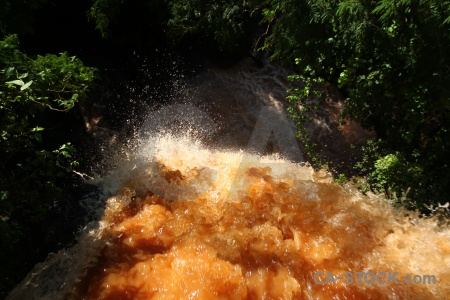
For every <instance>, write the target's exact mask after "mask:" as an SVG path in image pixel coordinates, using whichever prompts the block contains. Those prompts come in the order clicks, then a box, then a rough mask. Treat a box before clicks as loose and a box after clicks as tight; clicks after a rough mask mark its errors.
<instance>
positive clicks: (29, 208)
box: [0, 35, 95, 290]
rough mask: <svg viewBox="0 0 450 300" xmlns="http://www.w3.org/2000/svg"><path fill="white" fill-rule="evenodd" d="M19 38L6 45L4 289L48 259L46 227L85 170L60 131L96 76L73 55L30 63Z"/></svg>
mask: <svg viewBox="0 0 450 300" xmlns="http://www.w3.org/2000/svg"><path fill="white" fill-rule="evenodd" d="M18 44H19V41H18V38H17V36H15V35H11V36H8V37H6V38H5V39H3V40H2V41H0V119H1V120H2V121H1V123H0V157H1V160H0V239H1V244H2V247H1V249H0V257H1V264H2V268H1V271H0V274H1V275H0V276H1V278H2V281H1V283H0V284H1V286H0V290H6V289H7V288H10V286H11V284H13V283H14V282H15V281H17V280H18V279H20V278H21V277H22V276H23V275H24V274H25V273H26V272H27V271H28V268H30V266H32V265H33V264H34V263H35V262H36V261H35V260H36V259H38V258H40V256H41V255H43V254H44V255H45V254H46V253H45V251H43V249H44V248H45V247H46V244H47V243H46V242H49V239H51V237H50V236H43V234H42V231H40V230H41V229H42V228H41V223H42V222H43V221H44V220H45V219H46V217H47V215H48V213H49V211H50V210H51V209H52V208H53V207H55V206H58V203H59V202H60V201H61V200H62V192H63V188H64V184H65V183H67V180H66V178H67V176H69V174H70V169H72V168H74V167H76V166H77V164H78V162H77V161H76V159H75V157H74V154H75V148H74V147H73V146H72V145H71V143H70V142H69V140H68V137H67V133H65V132H58V131H57V130H56V129H55V128H57V127H58V126H60V123H61V120H64V118H67V115H68V114H69V113H71V112H72V109H73V107H74V106H75V105H76V103H77V102H78V101H80V100H82V99H83V98H84V97H85V96H86V91H87V90H88V88H89V86H90V85H91V84H92V81H93V79H94V71H95V70H94V69H92V68H88V67H85V66H84V65H83V64H82V62H81V61H80V60H78V59H77V58H75V57H70V56H68V55H67V53H62V54H60V55H45V56H38V57H36V58H34V59H33V58H30V57H28V56H26V55H25V54H24V53H22V52H20V51H19V49H18Z"/></svg>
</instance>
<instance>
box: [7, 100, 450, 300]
mask: <svg viewBox="0 0 450 300" xmlns="http://www.w3.org/2000/svg"><path fill="white" fill-rule="evenodd" d="M181 108H186V110H185V111H186V113H187V114H188V115H189V116H190V117H193V116H194V115H196V114H195V113H189V112H188V110H189V109H188V106H181ZM165 112H169V111H164V110H163V111H162V114H161V115H158V114H153V115H152V118H151V120H150V121H149V123H147V125H146V126H147V127H146V130H147V129H148V130H150V129H151V128H154V127H155V124H156V123H163V120H157V119H155V118H156V117H158V116H162V115H165V116H167V114H166V113H165ZM197 116H199V117H201V113H199V114H197ZM205 119H207V117H205ZM164 122H166V121H164ZM257 122H258V120H255V123H257ZM169 123H170V122H169ZM181 123H182V122H181ZM200 123H202V122H200ZM200 123H198V124H200ZM172 125H173V124H172ZM178 125H179V126H181V127H183V128H187V127H186V126H185V125H183V124H181V125H180V124H178ZM178 125H176V126H178ZM200 125H201V124H200ZM200 125H195V126H194V129H195V127H199V126H200ZM211 126H212V125H211ZM194 129H193V130H191V132H187V133H183V134H181V133H179V132H178V133H174V131H173V130H169V132H164V130H158V132H156V133H155V132H150V133H148V132H147V131H145V130H144V132H143V134H142V135H141V137H140V140H139V141H137V142H136V145H135V146H134V147H133V149H134V150H133V151H131V152H130V153H132V154H129V156H128V158H127V159H124V160H123V162H121V163H120V164H119V166H118V168H117V169H116V170H115V171H114V172H113V173H111V175H109V178H106V179H104V182H105V183H104V188H105V189H108V184H109V186H114V184H116V185H117V186H120V188H119V189H118V190H117V192H116V193H115V195H114V196H112V197H110V198H109V199H108V200H107V201H106V207H105V209H104V211H103V216H102V218H101V221H100V222H99V223H98V225H95V224H94V225H92V226H91V227H89V228H87V229H86V230H84V231H83V233H82V234H81V236H80V238H79V243H78V244H76V245H75V246H73V247H72V248H70V249H67V250H64V251H61V252H60V253H57V254H54V255H52V256H51V257H49V258H48V260H47V261H46V262H44V263H43V264H41V265H38V266H37V267H36V268H35V270H33V272H31V273H30V274H29V276H28V277H27V278H26V279H25V280H24V282H23V283H22V284H21V285H20V286H19V287H17V288H16V289H15V290H13V291H12V293H11V294H10V296H9V298H10V299H33V298H45V299H446V298H447V297H448V295H450V268H449V266H450V231H449V230H448V229H446V228H440V227H438V226H437V225H436V222H435V221H434V220H431V219H428V220H427V219H419V218H418V217H417V216H415V215H414V214H411V213H409V214H407V213H405V212H404V211H397V210H394V209H392V208H391V207H390V205H389V204H387V203H386V202H384V201H383V200H382V199H381V198H379V197H375V196H370V195H369V196H364V195H361V194H360V193H359V192H358V191H357V190H356V189H354V188H352V187H350V186H347V187H341V186H339V185H337V184H335V183H333V182H332V180H330V178H329V177H327V176H325V175H323V174H322V173H316V172H314V171H313V170H312V169H311V168H310V167H308V166H306V165H304V164H302V163H301V162H299V161H295V159H289V160H288V159H286V156H289V155H275V154H272V155H261V154H258V152H252V151H244V150H227V149H229V148H218V147H216V148H213V147H211V146H210V144H208V143H207V142H201V141H199V139H198V138H196V137H195V135H196V133H197V131H198V130H194ZM150 131H151V130H150ZM219 131H220V129H219ZM263 131H264V130H262V131H261V132H263ZM273 131H274V133H275V138H276V140H277V142H278V144H279V146H280V148H284V147H289V146H292V145H290V144H289V143H287V142H283V137H280V136H277V130H276V129H274V130H273ZM235 134H236V135H239V134H240V133H239V132H236V133H235ZM263 135H264V134H263ZM227 138H230V137H227ZM238 138H239V137H238ZM266 138H267V137H266ZM286 138H287V139H289V136H288V137H286ZM263 141H264V142H267V140H265V138H263ZM251 148H252V149H253V148H254V147H251ZM256 148H257V147H256ZM256 150H258V149H256ZM260 150H261V149H260ZM280 150H281V151H280V152H281V154H283V149H280ZM291 150H292V149H291ZM250 152H251V153H250ZM294 152H295V151H294ZM294 152H289V151H287V152H286V153H288V154H289V153H294ZM294 154H295V153H294ZM363 272H364V273H363ZM408 283H411V284H408Z"/></svg>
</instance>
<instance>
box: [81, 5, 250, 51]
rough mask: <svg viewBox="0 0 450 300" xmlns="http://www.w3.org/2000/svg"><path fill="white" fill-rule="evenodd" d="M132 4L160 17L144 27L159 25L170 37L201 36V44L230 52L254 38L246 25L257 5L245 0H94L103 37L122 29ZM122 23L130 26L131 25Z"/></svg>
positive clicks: (91, 13) (153, 28)
mask: <svg viewBox="0 0 450 300" xmlns="http://www.w3.org/2000/svg"><path fill="white" fill-rule="evenodd" d="M132 7H135V10H136V8H138V9H139V10H140V11H143V12H145V14H147V15H148V16H151V15H155V18H157V19H158V23H157V24H155V23H150V24H145V23H144V25H143V26H148V25H150V27H148V28H145V31H147V32H155V31H157V30H159V29H160V28H157V27H162V28H163V31H165V32H167V34H168V36H169V37H170V38H171V39H178V38H181V37H185V36H190V37H199V40H200V41H201V42H202V43H204V44H207V45H215V46H217V48H219V49H220V50H221V51H224V52H229V53H232V52H238V51H239V50H241V49H242V47H243V45H244V44H245V46H246V45H247V44H248V41H251V39H249V38H248V34H249V31H248V28H247V27H248V26H249V24H251V23H252V12H253V9H254V8H253V6H251V5H250V3H248V2H246V1H238V0H232V1H225V0H206V1H205V0H189V1H187V0H181V1H173V0H164V1H155V0H138V1H134V2H131V3H127V2H125V3H124V1H118V0H92V6H91V8H90V10H89V12H88V15H89V17H90V19H91V20H93V21H94V22H95V23H96V28H97V29H98V30H99V31H100V32H101V33H102V35H103V36H105V37H111V36H112V31H116V32H117V31H119V30H118V28H115V29H114V26H115V25H117V24H123V23H121V21H123V19H124V18H126V16H125V15H124V14H123V11H124V10H125V9H129V10H132ZM140 21H144V20H140ZM141 23H142V22H141ZM123 25H124V26H127V28H131V27H129V24H123ZM128 34H135V32H128ZM141 38H142V37H141Z"/></svg>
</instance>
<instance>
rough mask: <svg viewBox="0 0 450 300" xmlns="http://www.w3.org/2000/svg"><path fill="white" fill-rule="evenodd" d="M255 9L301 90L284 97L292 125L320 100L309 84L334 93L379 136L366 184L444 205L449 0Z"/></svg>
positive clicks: (345, 1) (449, 117)
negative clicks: (288, 103)
mask: <svg viewBox="0 0 450 300" xmlns="http://www.w3.org/2000/svg"><path fill="white" fill-rule="evenodd" d="M264 5H265V7H264V8H263V10H264V16H265V18H264V22H266V23H267V24H268V26H270V27H271V30H269V31H268V36H267V38H266V39H265V40H264V46H263V48H264V49H270V50H272V51H273V57H274V58H276V59H278V60H280V61H283V62H286V63H289V64H290V63H292V62H293V61H294V60H295V63H296V66H297V72H298V73H299V75H297V76H296V77H295V76H293V77H292V78H291V79H292V80H294V81H300V82H303V84H304V86H303V87H301V88H297V89H294V90H293V91H292V95H291V97H290V101H291V102H293V103H295V104H298V105H299V107H301V108H302V109H299V110H296V111H292V114H293V115H294V117H295V118H296V120H302V118H304V115H307V114H308V113H309V112H311V111H313V110H314V108H313V107H308V105H307V104H308V101H309V102H311V99H314V98H318V97H319V98H320V94H321V93H322V95H325V94H326V89H325V88H318V84H320V83H322V82H325V83H328V84H331V85H334V86H337V87H339V89H340V91H341V94H343V95H345V96H346V100H345V104H346V105H345V111H344V117H348V118H351V119H353V120H356V121H358V122H359V123H361V124H362V125H363V126H364V127H365V128H368V129H373V130H375V132H376V133H377V136H378V139H379V142H378V143H377V145H378V150H377V151H378V152H377V153H376V154H377V155H376V156H377V157H376V159H375V158H374V159H373V160H372V161H371V165H368V164H365V168H364V171H365V172H366V173H368V174H369V178H368V182H369V183H370V184H371V185H372V188H373V189H374V190H376V191H380V192H385V193H386V194H388V196H391V195H392V194H393V193H395V194H396V195H397V198H400V197H401V195H402V194H403V195H404V194H405V193H406V192H407V191H408V193H407V195H406V198H407V199H408V201H410V202H407V201H406V202H405V203H404V204H405V205H406V206H408V207H410V208H413V207H417V208H420V209H423V208H424V207H425V205H427V204H432V203H433V204H436V203H437V202H445V201H448V196H447V195H449V192H450V187H449V186H450V185H449V183H450V181H449V179H450V178H449V176H448V175H447V173H448V167H449V166H450V161H449V159H450V153H449V151H450V145H449V143H450V134H449V132H450V131H449V129H450V86H449V85H448V82H450V72H449V70H450V56H449V55H448V53H449V52H450V23H449V20H450V19H449V18H450V1H424V0H420V1H419V0H417V1H415V0H402V1H391V0H383V1H362V0H341V1H321V0H303V1H265V2H263V6H264ZM323 86H326V85H323ZM319 102H320V101H319ZM366 156H370V155H369V154H367V153H366ZM394 158H395V159H394ZM361 170H362V169H361ZM400 174H402V175H400ZM425 174H426V176H425Z"/></svg>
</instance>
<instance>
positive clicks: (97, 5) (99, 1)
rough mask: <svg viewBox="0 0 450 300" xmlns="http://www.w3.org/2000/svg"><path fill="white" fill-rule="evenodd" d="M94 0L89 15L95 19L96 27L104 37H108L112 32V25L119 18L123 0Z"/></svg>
mask: <svg viewBox="0 0 450 300" xmlns="http://www.w3.org/2000/svg"><path fill="white" fill-rule="evenodd" d="M92 2H93V3H92V6H91V8H90V9H89V11H88V16H89V18H90V19H92V20H94V21H95V24H96V27H95V28H96V29H98V30H99V31H100V32H101V34H102V35H103V37H108V36H110V34H111V31H110V25H111V23H113V22H115V21H116V20H117V18H118V16H119V12H120V5H121V4H122V2H123V1H118V0H93V1H92Z"/></svg>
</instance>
